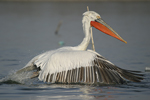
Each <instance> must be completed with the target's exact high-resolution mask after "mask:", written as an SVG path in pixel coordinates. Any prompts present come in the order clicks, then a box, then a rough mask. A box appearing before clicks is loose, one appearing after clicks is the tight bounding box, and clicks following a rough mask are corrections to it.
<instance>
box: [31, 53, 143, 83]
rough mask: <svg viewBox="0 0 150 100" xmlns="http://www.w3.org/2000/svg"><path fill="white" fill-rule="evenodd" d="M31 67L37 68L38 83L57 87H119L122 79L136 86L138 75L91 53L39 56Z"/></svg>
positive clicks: (139, 78)
mask: <svg viewBox="0 0 150 100" xmlns="http://www.w3.org/2000/svg"><path fill="white" fill-rule="evenodd" d="M34 64H35V65H36V66H37V67H40V69H41V71H40V73H39V77H38V78H39V80H41V81H44V82H51V83H55V82H61V83H78V82H80V83H82V82H83V83H90V84H91V83H95V82H100V83H106V84H112V83H117V84H122V83H124V81H125V79H128V80H131V81H135V82H139V81H140V80H142V79H143V78H142V77H141V76H142V74H138V73H139V72H138V71H130V70H125V69H121V68H119V67H117V66H115V65H114V64H113V63H111V62H110V61H108V60H107V59H105V58H104V57H102V56H101V55H99V54H98V53H96V52H94V51H89V50H88V51H75V50H74V51H72V50H68V51H66V50H65V51H59V52H55V53H53V54H49V55H46V54H45V55H43V56H42V57H40V59H37V60H36V61H35V62H34Z"/></svg>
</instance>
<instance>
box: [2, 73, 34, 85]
mask: <svg viewBox="0 0 150 100" xmlns="http://www.w3.org/2000/svg"><path fill="white" fill-rule="evenodd" d="M31 76H32V72H22V73H19V74H17V73H16V71H12V72H10V73H9V74H8V75H7V76H6V77H4V78H2V79H0V84H26V83H28V84H29V83H31V81H30V80H31V79H30V77H31Z"/></svg>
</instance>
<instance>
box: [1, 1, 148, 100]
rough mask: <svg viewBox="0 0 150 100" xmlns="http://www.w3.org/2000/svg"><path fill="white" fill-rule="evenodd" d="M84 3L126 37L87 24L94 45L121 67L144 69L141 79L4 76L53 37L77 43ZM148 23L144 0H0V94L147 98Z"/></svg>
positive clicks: (42, 99)
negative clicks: (106, 81) (53, 80)
mask: <svg viewBox="0 0 150 100" xmlns="http://www.w3.org/2000/svg"><path fill="white" fill-rule="evenodd" d="M87 5H88V6H89V7H90V10H93V11H96V12H98V13H99V14H101V17H102V18H103V19H104V20H105V21H106V22H107V23H108V24H109V25H110V26H111V27H112V28H113V29H114V30H116V31H117V32H118V33H119V34H120V35H121V36H122V37H123V38H124V39H125V40H126V41H127V42H128V43H127V44H124V43H122V42H120V41H118V40H116V39H114V38H112V37H110V36H107V35H105V34H103V33H101V32H99V31H97V30H96V29H93V35H94V41H95V47H96V51H97V52H98V53H100V54H101V55H103V56H104V57H106V58H107V59H109V60H110V61H111V62H113V63H114V64H116V65H118V66H119V67H121V68H125V69H132V70H139V71H142V72H144V73H145V74H146V75H145V79H144V80H143V81H142V82H141V83H133V82H128V83H127V84H124V85H81V84H72V85H65V84H47V83H43V82H40V81H38V80H37V79H25V78H24V77H21V76H11V79H12V80H13V81H7V80H9V78H10V75H11V74H12V73H13V72H14V71H16V70H18V69H20V68H22V67H23V66H24V65H25V64H26V63H27V62H28V61H29V60H30V59H31V58H33V57H34V56H36V55H37V54H40V53H42V52H45V51H47V50H52V49H56V48H59V47H61V46H60V45H59V44H58V43H59V41H63V42H64V43H65V44H64V46H76V45H78V44H79V43H80V42H81V41H82V39H83V37H84V34H83V30H82V23H81V20H82V13H83V12H85V11H86V6H87ZM60 21H62V26H61V27H60V30H59V33H58V34H57V35H55V30H56V27H57V25H58V23H59V22H60ZM149 29H150V2H132V3H128V2H96V3H94V2H89V3H85V2H84V3H78V2H76V3H71V2H70V3H67V2H64V3H58V2H57V3H54V2H53V3H50V2H44V3H41V2H38V3H28V2H25V3H17V2H16V3H12V2H11V3H9V2H6V3H4V2H0V68H1V70H0V81H1V82H0V100H12V99H14V100H49V99H62V100H67V99H70V100H83V99H85V100H87V99H89V100H127V99H130V100H141V99H144V100H149V97H150V96H149V94H150V73H149V72H145V67H150V39H149V38H150V32H149ZM88 48H89V49H90V48H91V44H90V45H89V47H88ZM4 77H6V78H5V81H4V80H3V78H4Z"/></svg>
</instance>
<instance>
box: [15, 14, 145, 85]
mask: <svg viewBox="0 0 150 100" xmlns="http://www.w3.org/2000/svg"><path fill="white" fill-rule="evenodd" d="M82 24H83V32H84V34H85V37H84V39H83V41H82V42H81V43H80V44H79V45H78V46H75V47H69V46H68V47H62V48H59V49H56V50H51V51H47V52H45V53H42V54H40V55H38V56H36V57H34V58H33V59H32V60H31V61H30V62H29V63H28V64H27V65H26V66H25V67H24V68H22V69H21V70H19V71H17V72H16V73H21V72H23V71H33V70H34V73H33V76H31V78H34V77H38V79H39V80H40V81H44V82H48V83H57V82H60V83H87V84H93V83H97V82H99V83H103V84H123V83H124V82H126V80H130V81H134V82H140V81H141V80H142V79H143V78H142V74H141V73H140V72H139V71H131V70H125V69H122V68H119V67H117V66H116V65H114V64H113V63H111V62H110V61H108V60H107V59H105V58H104V57H103V56H101V55H100V54H99V53H97V52H95V51H93V50H87V46H88V45H89V42H90V39H91V36H90V28H91V27H95V28H96V29H98V30H100V31H102V32H103V33H105V34H107V35H110V36H112V37H114V38H116V39H118V40H120V41H122V42H124V43H127V42H126V41H125V40H123V39H122V38H121V37H120V36H119V35H118V34H117V32H115V31H114V30H113V29H112V28H111V27H110V26H109V25H108V24H106V23H105V22H104V21H103V20H102V18H101V16H100V15H99V14H98V13H96V12H94V11H86V12H85V13H83V19H82Z"/></svg>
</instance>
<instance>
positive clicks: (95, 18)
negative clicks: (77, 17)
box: [83, 11, 127, 43]
mask: <svg viewBox="0 0 150 100" xmlns="http://www.w3.org/2000/svg"><path fill="white" fill-rule="evenodd" d="M83 19H85V20H88V21H89V22H90V25H91V27H95V28H96V29H98V30H100V31H101V32H103V33H105V34H107V35H110V36H112V37H114V38H116V39H118V40H120V41H122V42H124V43H127V42H126V41H125V40H124V39H122V38H121V37H120V36H119V35H118V33H117V32H116V31H114V30H113V29H112V28H111V27H110V26H109V25H108V24H107V23H105V22H104V20H102V18H101V16H100V15H99V14H98V13H96V12H94V11H86V12H85V13H83Z"/></svg>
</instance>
